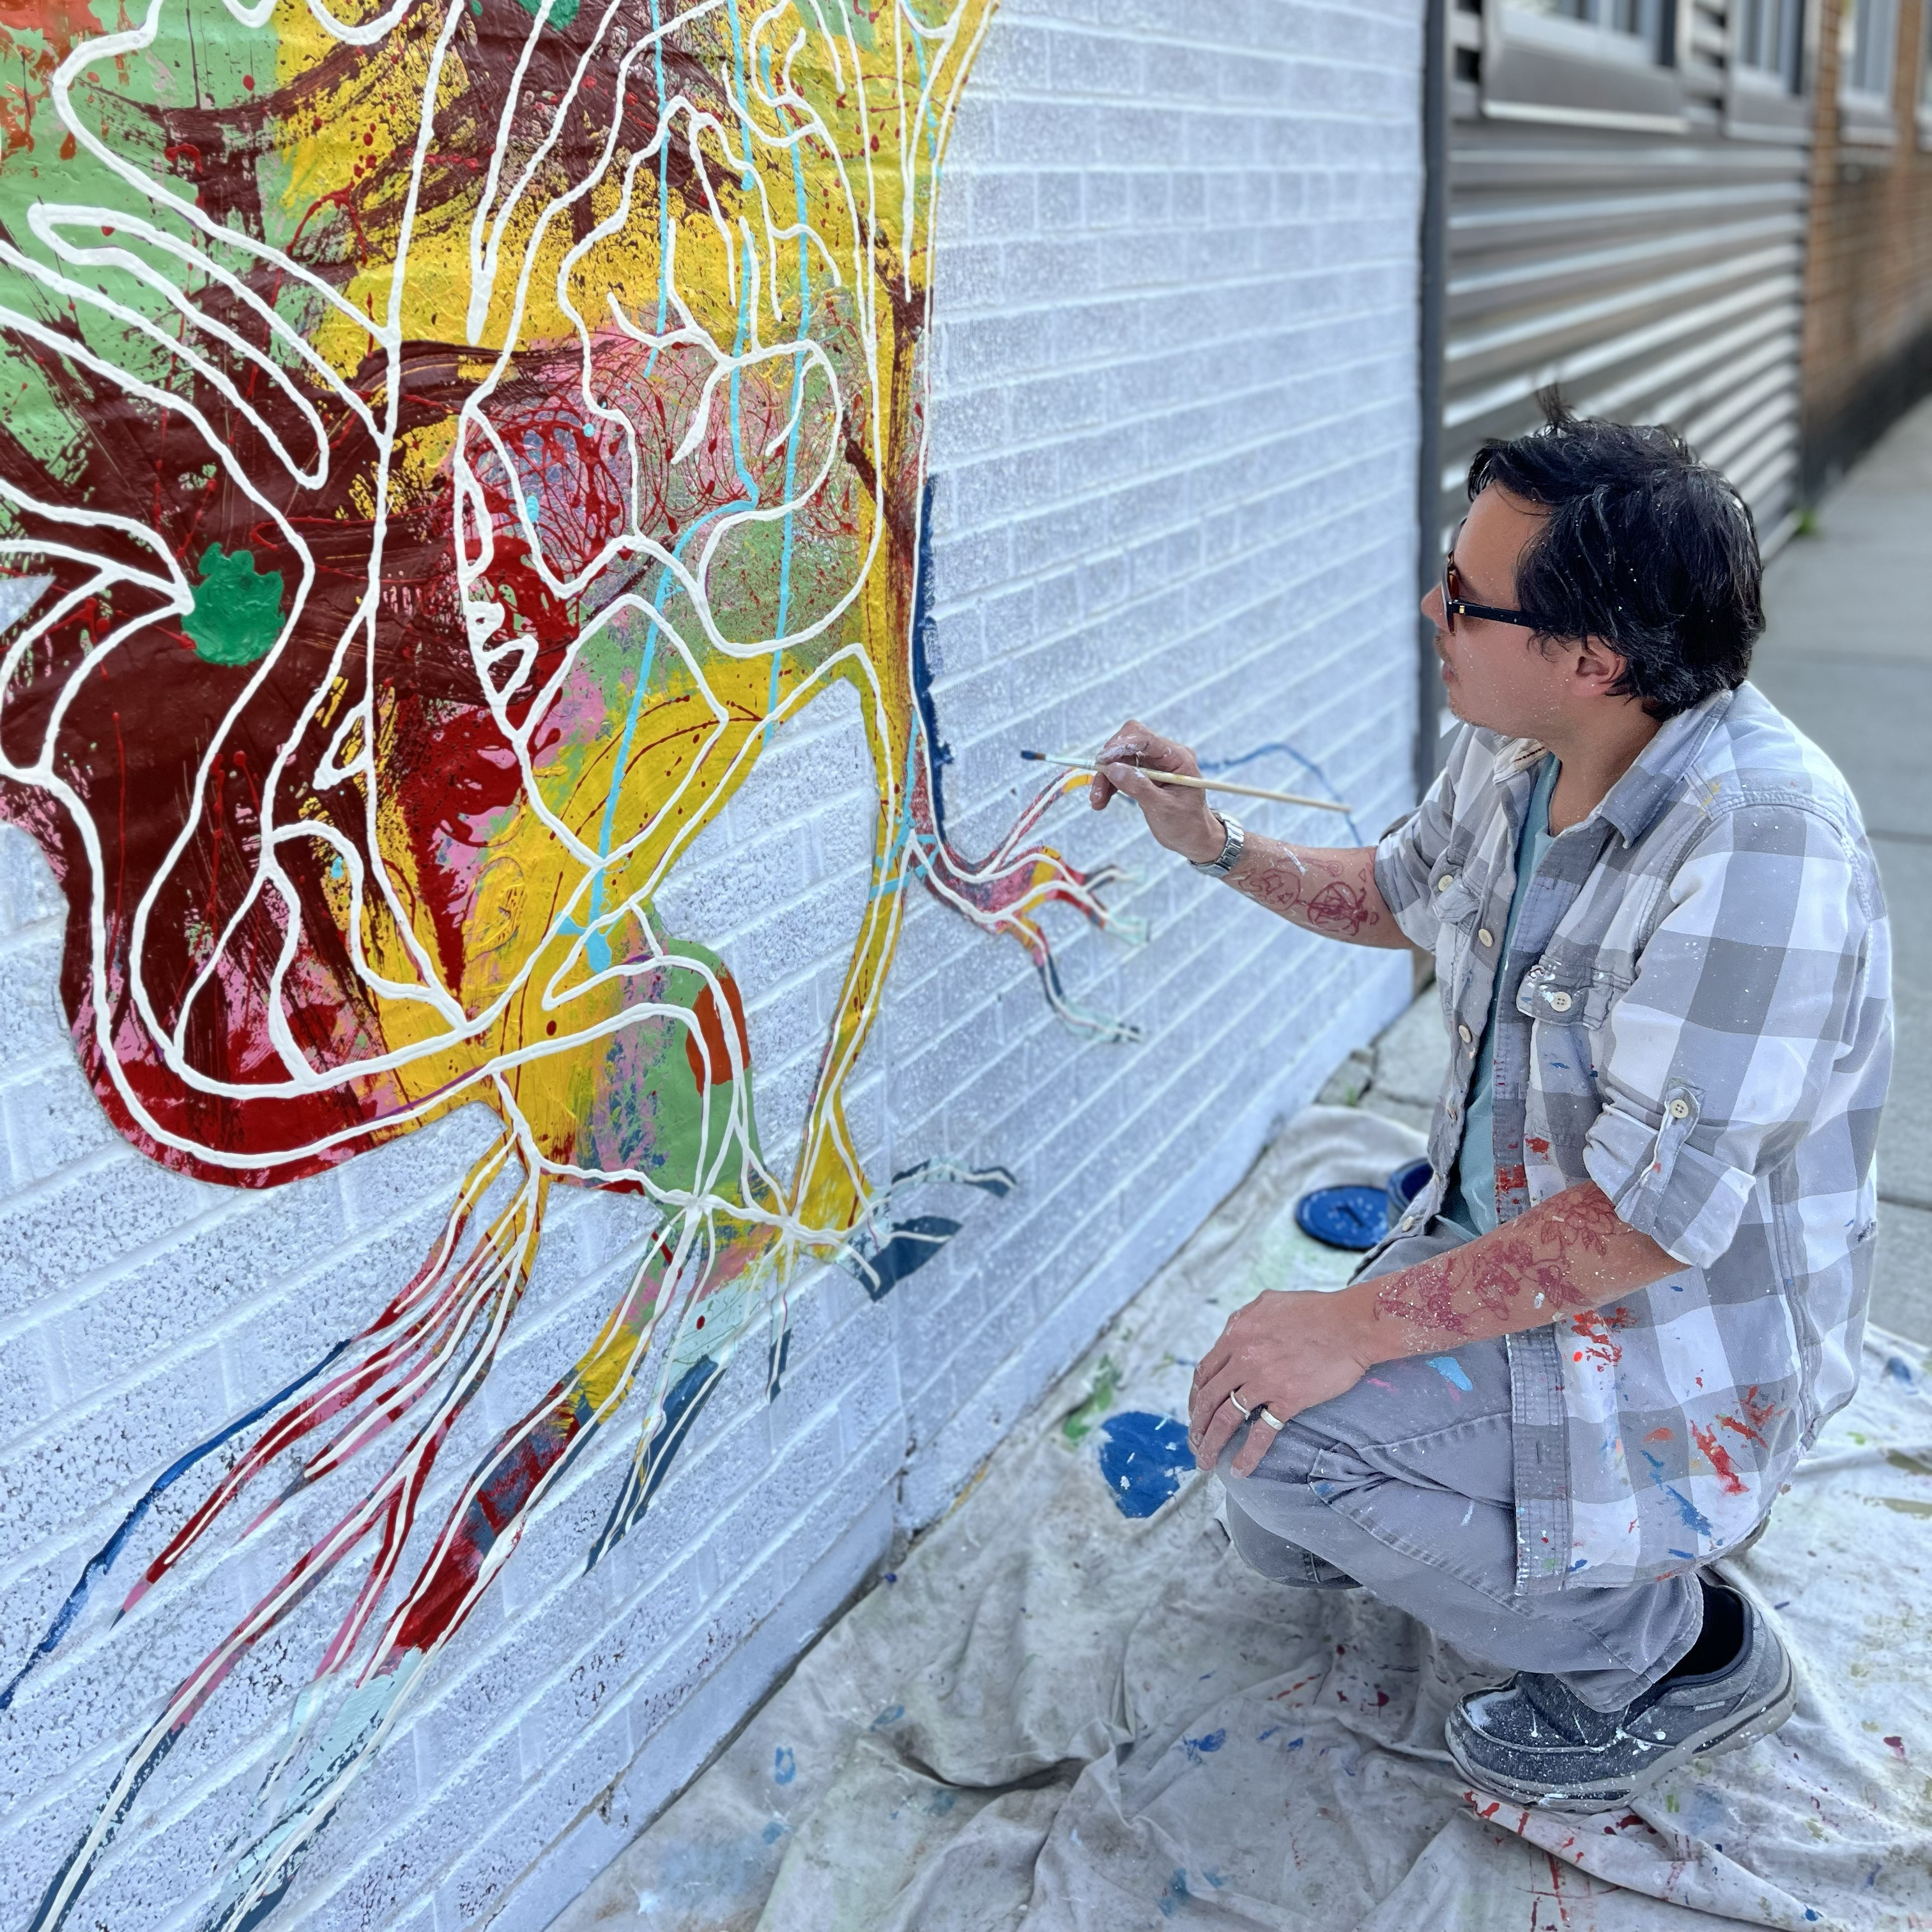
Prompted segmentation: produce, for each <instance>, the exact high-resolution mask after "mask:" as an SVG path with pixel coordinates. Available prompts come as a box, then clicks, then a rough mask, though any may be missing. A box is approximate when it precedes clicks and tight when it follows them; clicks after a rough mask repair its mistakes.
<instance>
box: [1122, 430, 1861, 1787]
mask: <svg viewBox="0 0 1932 1932" xmlns="http://www.w3.org/2000/svg"><path fill="white" fill-rule="evenodd" d="M1469 496H1470V499H1471V502H1470V508H1469V517H1468V519H1467V520H1466V522H1465V523H1463V526H1462V528H1461V529H1460V531H1459V532H1457V538H1456V541H1455V544H1454V549H1453V550H1452V551H1451V555H1450V556H1449V558H1448V561H1447V562H1446V563H1445V566H1444V570H1443V575H1442V583H1440V585H1439V586H1438V587H1437V588H1436V589H1434V590H1433V591H1432V592H1430V595H1428V597H1427V598H1425V599H1424V603H1423V606H1422V608H1423V610H1424V613H1425V614H1426V615H1427V616H1428V617H1429V618H1430V619H1431V620H1432V621H1433V622H1434V624H1435V625H1436V651H1437V652H1438V654H1439V655H1440V657H1441V658H1442V676H1443V682H1444V683H1445V686H1446V687H1447V689H1448V698H1449V703H1450V704H1451V706H1452V708H1453V709H1454V712H1455V714H1456V715H1457V717H1458V718H1460V719H1461V720H1462V721H1463V723H1462V728H1461V729H1460V731H1459V732H1458V733H1457V736H1456V737H1455V739H1454V741H1453V743H1452V745H1451V749H1450V752H1449V755H1448V763H1447V765H1446V766H1445V769H1444V770H1443V772H1442V775H1441V776H1440V778H1438V780H1437V781H1436V784H1435V785H1434V786H1433V787H1432V788H1431V790H1430V793H1429V796H1427V798H1426V799H1424V801H1423V802H1422V803H1421V805H1420V806H1418V808H1417V809H1416V810H1415V811H1414V812H1413V813H1412V814H1411V815H1410V816H1409V817H1408V818H1407V819H1406V820H1404V822H1403V823H1402V824H1401V825H1400V826H1397V828H1396V829H1394V831H1392V832H1390V833H1389V834H1388V835H1387V836H1386V837H1385V838H1383V840H1382V842H1381V843H1380V844H1379V845H1376V846H1374V847H1365V848H1363V849H1361V850H1317V849H1314V848H1310V847H1295V846H1291V845H1286V844H1282V843H1280V842H1279V841H1276V840H1274V839H1271V838H1260V837H1257V836H1256V835H1253V834H1252V833H1247V832H1244V831H1243V829H1242V827H1241V825H1240V824H1239V823H1238V821H1237V820H1235V819H1234V818H1232V817H1229V816H1228V815H1227V814H1222V813H1217V812H1214V811H1211V810H1209V809H1208V808H1207V807H1206V806H1205V805H1204V803H1203V802H1202V799H1201V798H1200V796H1199V793H1188V792H1185V791H1182V790H1178V789H1174V788H1170V787H1164V786H1160V785H1157V784H1154V783H1153V782H1152V781H1151V780H1149V779H1148V778H1147V777H1145V775H1143V773H1142V771H1141V770H1138V769H1136V767H1137V766H1140V767H1147V766H1152V767H1155V768H1157V769H1163V770H1167V771H1180V772H1196V770H1197V769H1198V767H1197V766H1196V762H1195V760H1194V757H1193V754H1192V753H1191V752H1190V751H1188V750H1187V748H1186V747H1184V746H1183V745H1177V744H1175V743H1172V742H1169V741H1168V740H1166V739H1163V738H1160V737H1159V736H1156V735H1155V734H1154V733H1152V732H1150V731H1148V730H1145V728H1144V727H1142V726H1140V725H1139V724H1133V723H1129V724H1126V725H1124V726H1123V727H1121V730H1119V731H1118V732H1117V733H1115V736H1114V737H1113V738H1112V740H1111V741H1110V742H1109V745H1108V747H1107V748H1106V751H1103V753H1102V754H1101V769H1100V775H1099V776H1098V777H1097V778H1096V780H1095V782H1094V787H1093V793H1092V797H1093V802H1094V805H1095V807H1096V808H1100V809H1104V808H1106V805H1107V804H1108V802H1109V800H1110V799H1112V797H1113V796H1114V795H1115V793H1119V794H1121V795H1122V796H1126V797H1127V798H1129V799H1132V800H1133V802H1134V803H1135V804H1136V805H1138V806H1139V808H1141V810H1142V811H1143V812H1144V813H1145V815H1146V818H1147V822H1148V827H1149V829H1150V830H1151V831H1152V832H1153V833H1154V836H1155V837H1156V838H1157V839H1159V840H1160V842H1161V843H1162V844H1163V845H1166V847H1169V849H1170V850H1173V851H1175V852H1177V853H1180V854H1181V856H1184V857H1185V858H1187V859H1189V860H1190V861H1191V862H1193V863H1194V864H1195V865H1196V866H1197V867H1198V868H1199V869H1201V870H1202V871H1207V872H1209V873H1211V874H1214V876H1216V877H1220V878H1223V879H1225V880H1226V881H1227V882H1228V883H1229V884H1230V885H1231V886H1233V887H1234V888H1235V890H1236V891H1237V892H1243V893H1245V894H1246V895H1247V896H1248V897H1250V898H1253V899H1255V900H1256V901H1259V903H1260V904H1263V905H1265V906H1268V907H1270V908H1271V909H1272V910H1274V911H1276V912H1278V913H1280V914H1281V915H1282V916H1283V917H1284V918H1286V919H1292V920H1293V921H1294V922H1295V923H1297V924H1298V925H1301V926H1307V927H1308V928H1310V929H1311V930H1313V931H1314V932H1321V933H1325V934H1327V935H1329V936H1331V937H1333V938H1340V939H1345V940H1348V941H1352V942H1353V943H1355V944H1358V945H1367V946H1388V947H1397V946H1401V945H1403V944H1405V943H1412V944H1415V945H1416V946H1418V947H1427V948H1428V949H1430V950H1432V951H1433V953H1434V955H1435V958H1436V980H1437V985H1438V987H1439V992H1440V994H1441V997H1442V1010H1443V1015H1444V1018H1445V1022H1446V1023H1447V1025H1448V1031H1449V1036H1450V1037H1449V1046H1450V1052H1451V1063H1450V1067H1449V1071H1448V1076H1447V1078H1446V1079H1445V1082H1444V1085H1443V1089H1442V1097H1441V1098H1440V1100H1439V1101H1438V1103H1437V1105H1436V1114H1435V1118H1434V1121H1433V1124H1432V1127H1431V1130H1430V1164H1431V1166H1432V1168H1433V1175H1432V1177H1431V1179H1430V1183H1429V1185H1428V1187H1427V1189H1426V1190H1424V1193H1422V1194H1421V1196H1419V1197H1418V1199H1417V1200H1416V1201H1415V1204H1414V1206H1413V1208H1412V1211H1411V1212H1410V1213H1409V1214H1408V1215H1406V1217H1404V1219H1403V1221H1402V1223H1401V1224H1400V1226H1399V1227H1398V1228H1397V1229H1395V1230H1394V1232H1393V1233H1392V1235H1391V1238H1390V1239H1389V1240H1388V1241H1387V1242H1386V1243H1385V1244H1384V1245H1383V1246H1382V1247H1381V1248H1380V1249H1379V1250H1377V1251H1376V1253H1373V1255H1372V1256H1370V1258H1369V1259H1368V1260H1367V1262H1366V1263H1365V1264H1364V1266H1363V1268H1362V1269H1361V1271H1359V1273H1358V1275H1357V1277H1356V1278H1355V1281H1354V1282H1353V1283H1352V1285H1351V1286H1349V1287H1348V1288H1347V1289H1343V1291H1341V1292H1339V1293H1335V1294H1278V1293H1272V1292H1271V1293H1268V1294H1264V1295H1260V1296H1259V1297H1258V1298H1256V1300H1255V1301H1252V1302H1250V1304H1248V1305H1247V1307H1245V1308H1243V1309H1242V1310H1240V1311H1239V1312H1238V1313H1237V1314H1235V1316H1233V1317H1232V1319H1230V1320H1229V1323H1228V1325H1227V1327H1226V1329H1225V1330H1224V1331H1223V1334H1222V1335H1221V1337H1220V1340H1219V1341H1218V1342H1217V1343H1216V1344H1215V1346H1214V1347H1213V1348H1212V1349H1210V1350H1209V1351H1208V1353H1207V1355H1205V1357H1203V1358H1202V1361H1201V1363H1200V1364H1199V1367H1198V1368H1197V1370H1196V1373H1195V1377H1194V1386H1193V1396H1192V1398H1191V1406H1190V1424H1191V1439H1192V1441H1193V1445H1194V1447H1195V1451H1196V1457H1197V1458H1198V1459H1199V1462H1200V1463H1201V1466H1202V1467H1203V1468H1204V1469H1205V1468H1210V1467H1218V1469H1220V1473H1221V1475H1222V1478H1223V1481H1224V1482H1225V1483H1226V1487H1227V1491H1228V1522H1229V1529H1230V1531H1231V1533H1232V1535H1233V1537H1234V1540H1235V1544H1236V1546H1237V1547H1238V1549H1239V1550H1241V1553H1242V1555H1243V1556H1244V1557H1245V1558H1246V1559H1247V1561H1248V1562H1250V1564H1252V1565H1253V1566H1254V1567H1255V1568H1256V1569H1258V1570H1259V1571H1262V1573H1263V1574H1265V1575H1267V1576H1269V1577H1275V1578H1277V1579H1279V1580H1280V1581H1282V1582H1283V1583H1294V1584H1301V1585H1305V1586H1312V1587H1316V1588H1321V1587H1328V1588H1343V1587H1348V1586H1353V1585H1357V1584H1359V1585H1361V1586H1364V1587H1365V1588H1367V1589H1369V1590H1370V1591H1372V1592H1373V1593H1374V1594H1375V1595H1376V1596H1378V1597H1379V1598H1382V1599H1383V1600H1385V1601H1387V1602H1388V1603H1391V1604H1395V1605H1397V1607H1400V1609H1402V1610H1406V1611H1407V1612H1408V1613H1409V1614H1410V1615H1411V1616H1415V1617H1416V1618H1418V1619H1420V1620H1421V1622H1424V1623H1425V1624H1427V1625H1429V1626H1430V1628H1432V1629H1433V1630H1435V1631H1437V1632H1439V1634H1441V1635H1442V1636H1443V1637H1445V1638H1446V1639H1448V1640H1449V1641H1451V1643H1454V1644H1456V1645H1457V1646H1460V1648H1461V1649H1463V1650H1465V1651H1466V1652H1470V1653H1472V1654H1473V1655H1476V1656H1478V1657H1481V1658H1486V1659H1488V1660H1490V1661H1493V1662H1494V1663H1495V1664H1498V1665H1499V1666H1501V1667H1505V1668H1510V1669H1514V1670H1516V1671H1517V1676H1515V1678H1514V1679H1513V1680H1512V1681H1511V1682H1510V1683H1508V1685H1505V1686H1504V1687H1503V1688H1501V1689H1499V1690H1494V1691H1483V1692H1481V1693H1478V1694H1475V1695H1473V1696H1471V1697H1466V1698H1464V1699H1463V1701H1462V1703H1461V1704H1460V1706H1458V1708H1457V1710H1456V1711H1455V1712H1454V1715H1452V1716H1451V1720H1450V1723H1449V1727H1448V1746H1449V1750H1450V1751H1451V1754H1452V1756H1453V1757H1454V1759H1455V1761H1456V1763H1457V1765H1458V1766H1460V1769H1462V1771H1463V1774H1464V1775H1466V1777H1467V1778H1469V1780H1470V1781H1472V1783H1474V1784H1478V1785H1480V1786H1481V1787H1483V1788H1484V1790H1487V1791H1490V1792H1492V1793H1497V1794H1499V1795H1501V1796H1505V1797H1508V1798H1511V1799H1515V1800H1517V1801H1519V1802H1523V1803H1526V1804H1535V1805H1547V1806H1549V1807H1550V1808H1553V1809H1556V1810H1561V1811H1577V1812H1589V1811H1600V1810H1602V1809H1604V1808H1607V1807H1610V1806H1612V1805H1622V1804H1623V1803H1625V1802H1626V1801H1627V1800H1628V1799H1629V1798H1630V1796H1631V1794H1632V1793H1634V1792H1637V1791H1639V1790H1642V1789H1643V1787H1645V1786H1646V1785H1648V1784H1652V1782H1654V1781H1655V1780H1656V1779H1658V1778H1661V1776H1663V1775H1664V1774H1665V1773H1666V1772H1669V1771H1670V1770H1672V1769H1675V1768H1676V1766H1679V1765H1680V1764H1682V1763H1684V1762H1685V1760H1688V1758H1689V1757H1691V1756H1692V1755H1693V1754H1695V1753H1698V1752H1706V1751H1721V1750H1727V1749H1730V1748H1734V1747H1736V1746H1738V1745H1743V1744H1745V1743H1748V1742H1751V1740H1752V1739H1755V1738H1758V1737H1761V1736H1766V1735H1767V1734H1768V1733H1770V1732H1772V1731H1773V1730H1776V1729H1777V1728H1778V1726H1779V1725H1780V1724H1783V1723H1784V1721H1785V1719H1786V1718H1787V1717H1789V1716H1790V1713H1791V1710H1792V1706H1793V1676H1792V1670H1791V1664H1790V1659H1789V1658H1787V1655H1786V1654H1785V1652H1784V1646H1782V1645H1781V1643H1780V1642H1779V1641H1778V1637H1777V1635H1776V1634H1775V1632H1774V1631H1772V1630H1771V1628H1769V1626H1768V1625H1766V1623H1765V1622H1764V1621H1763V1619H1762V1618H1761V1617H1760V1615H1759V1614H1758V1613H1757V1610H1756V1608H1755V1607H1754V1605H1753V1604H1751V1601H1750V1600H1749V1599H1748V1598H1747V1597H1745V1595H1742V1593H1741V1592H1738V1591H1737V1590H1735V1589H1733V1588H1731V1587H1730V1586H1728V1585H1727V1584H1725V1583H1719V1582H1718V1581H1715V1580H1713V1579H1712V1577H1711V1576H1710V1575H1709V1574H1708V1573H1707V1572H1706V1571H1705V1570H1704V1568H1703V1566H1704V1565H1706V1564H1707V1563H1709V1562H1710V1561H1711V1560H1712V1559H1713V1558H1714V1557H1716V1556H1721V1555H1723V1554H1724V1553H1727V1552H1732V1553H1735V1552H1736V1551H1737V1550H1739V1548H1740V1547H1742V1545H1743V1544H1745V1543H1746V1542H1747V1541H1749V1540H1750V1539H1751V1538H1752V1537H1753V1536H1754V1535H1755V1533H1756V1532H1757V1530H1758V1529H1760V1527H1761V1526H1762V1524H1763V1520H1764V1518H1765V1517H1766V1514H1767V1513H1768V1511H1769V1509H1770V1508H1771V1505H1772V1502H1773V1501H1774V1500H1775V1498H1776V1496H1777V1495H1778V1488H1779V1485H1780V1484H1781V1483H1782V1482H1784V1481H1785V1479H1786V1478H1788V1477H1789V1475H1790V1473H1791V1471H1792V1469H1793V1466H1794V1465H1795V1464H1796V1463H1797V1461H1798V1459H1799V1457H1800V1456H1801V1455H1802V1454H1803V1453H1804V1451H1805V1450H1806V1449H1807V1448H1808V1447H1809V1446H1810V1445H1811V1442H1812V1441H1813V1440H1814V1438H1815V1437H1816V1436H1817V1432H1818V1430H1819V1427H1820V1425H1821V1424H1823V1421H1825V1419H1826V1418H1827V1417H1829V1415H1832V1413H1833V1412H1834V1411H1835V1410H1836V1409H1839V1408H1841V1406H1843V1404H1844V1403H1845V1402H1846V1400H1848V1399H1849V1397H1850V1395H1851V1394H1852V1389H1853V1388H1854V1386H1855V1383H1856V1380H1857V1373H1858V1370H1857V1364H1858V1345H1859V1337H1860V1333H1861V1329H1862V1328H1863V1325H1864V1313H1865V1304H1866V1298H1867V1291H1868V1288H1869V1286H1870V1279H1871V1266H1872V1255H1873V1232H1874V1229H1875V1225H1876V1184H1875V1181H1874V1177H1873V1150H1874V1147H1875V1145H1876V1141H1877V1138H1878V1121H1879V1108H1880V1106H1881V1104H1882V1101H1883V1099H1884V1097H1885V1082H1886V1079H1887V1076H1888V1072H1889V1069H1890V1063H1891V1010H1890V972H1889V956H1888V931H1887V926H1886V920H1885V906H1884V901H1883V898H1882V895H1881V893H1880V890H1879V880H1878V874H1877V869H1876V865H1875V863H1874V862H1873V857H1872V853H1871V850H1870V846H1869V845H1868V844H1867V841H1866V839H1865V835H1864V827H1863V825H1862V823H1861V820H1860V818H1859V814H1858V807H1857V805H1856V804H1855V802H1853V800H1852V796H1851V793H1850V790H1849V788H1848V787H1847V786H1846V784H1845V781H1844V780H1843V778H1842V777H1841V775H1839V773H1838V771H1837V770H1836V769H1835V767H1834V766H1832V763H1830V762H1829V760H1827V759H1826V757H1824V756H1823V754H1822V753H1820V751H1818V749H1817V747H1816V746H1815V745H1812V744H1811V743H1810V742H1808V740H1807V739H1805V738H1804V737H1803V736H1801V735H1800V734H1799V732H1798V731H1797V730H1795V729H1794V728H1793V726H1792V725H1791V724H1790V723H1789V722H1787V720H1786V719H1785V718H1784V717H1783V716H1782V715H1780V713H1779V712H1778V711H1777V710H1776V709H1775V708H1774V707H1773V706H1772V705H1771V704H1770V703H1768V702H1767V701H1766V699H1765V698H1764V697H1763V696H1762V695H1761V694H1760V693H1759V692H1758V691H1756V690H1755V689H1754V688H1752V687H1751V685H1749V684H1748V683H1746V682H1745V675H1746V673H1747V671H1748V669H1749V666H1750V661H1751V646H1752V643H1754V640H1755V639H1756V638H1757V634H1758V633H1759V631H1760V630H1761V629H1762V628H1763V616H1762V611H1761V605H1760V577H1761V574H1762V565H1761V562H1760V557H1759V554H1758V548H1757V538H1756V535H1755V534H1754V531H1753V529H1752V526H1751V517H1750V515H1749V513H1748V511H1746V509H1745V507H1744V505H1743V504H1742V502H1740V501H1739V499H1738V497H1737V496H1736V493H1735V492H1734V491H1733V490H1731V488H1730V486H1729V485H1728V484H1726V483H1725V482H1724V480H1723V478H1721V477H1719V476H1718V475H1716V474H1715V472H1712V470H1710V469H1706V468H1705V467H1704V466H1703V465H1701V464H1700V463H1698V462H1697V460H1695V459H1694V458H1693V457H1692V455H1691V453H1690V452H1689V451H1688V449H1685V446H1683V444H1682V443H1681V442H1679V440H1677V439H1676V438H1675V437H1673V436H1671V435H1670V434H1668V433H1667V432H1666V431H1662V430H1659V429H1650V428H1627V427H1625V426H1623V425H1618V424H1613V423H1606V422H1589V421H1582V420H1579V419H1576V418H1574V417H1572V416H1568V414H1567V413H1562V411H1561V410H1559V411H1558V412H1556V414H1555V416H1554V418H1553V421H1552V422H1551V423H1550V425H1549V427H1548V428H1547V429H1545V430H1543V431H1539V432H1538V433H1537V434H1533V435H1530V436H1526V437H1521V438H1519V439H1517V440H1515V441H1513V442H1506V443H1504V442H1499V443H1490V444H1488V445H1487V446H1485V447H1484V449H1482V450H1481V452H1479V454H1478V456H1477V458H1476V459H1475V463H1473V464H1472V466H1471V469H1470V472H1469Z"/></svg>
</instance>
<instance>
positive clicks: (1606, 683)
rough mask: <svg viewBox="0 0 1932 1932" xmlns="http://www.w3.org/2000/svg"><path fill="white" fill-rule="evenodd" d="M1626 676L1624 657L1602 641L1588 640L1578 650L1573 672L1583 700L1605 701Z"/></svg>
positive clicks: (1578, 691)
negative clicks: (1596, 699) (1596, 698)
mask: <svg viewBox="0 0 1932 1932" xmlns="http://www.w3.org/2000/svg"><path fill="white" fill-rule="evenodd" d="M1623 674H1624V654H1623V652H1621V651H1620V650H1619V649H1617V648H1616V646H1614V645H1613V644H1611V643H1608V642H1607V641H1606V640H1604V638H1601V637H1586V638H1585V639H1584V640H1583V642H1582V643H1580V645H1578V646H1577V662H1576V664H1575V666H1574V668H1573V669H1572V670H1571V677H1572V678H1573V679H1574V680H1575V684H1574V688H1575V689H1576V691H1577V694H1578V695H1579V696H1580V697H1608V696H1610V694H1611V693H1612V692H1613V691H1615V689H1616V686H1617V685H1618V684H1619V682H1621V680H1622V677H1623Z"/></svg>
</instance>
